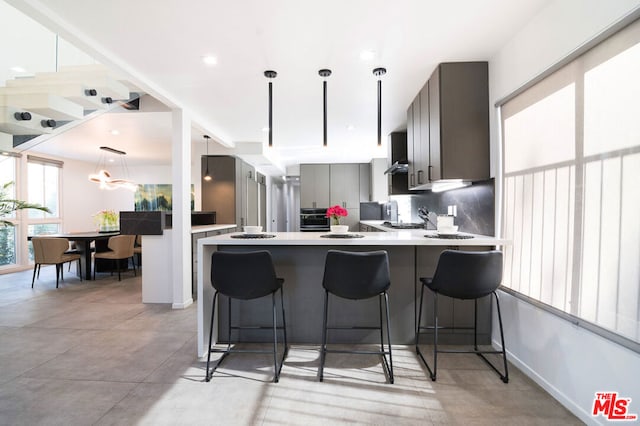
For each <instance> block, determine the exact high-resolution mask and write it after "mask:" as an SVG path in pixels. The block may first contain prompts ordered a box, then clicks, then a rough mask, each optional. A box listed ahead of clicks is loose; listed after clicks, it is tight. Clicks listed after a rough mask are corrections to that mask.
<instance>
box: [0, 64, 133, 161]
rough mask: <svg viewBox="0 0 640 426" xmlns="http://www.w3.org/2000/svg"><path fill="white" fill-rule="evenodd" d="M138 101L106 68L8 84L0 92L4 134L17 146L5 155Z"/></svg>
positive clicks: (0, 126)
mask: <svg viewBox="0 0 640 426" xmlns="http://www.w3.org/2000/svg"><path fill="white" fill-rule="evenodd" d="M139 96H140V94H139V93H133V94H130V91H129V87H128V86H127V85H126V84H125V82H123V81H121V80H118V79H116V78H115V77H114V76H113V75H112V73H111V72H110V71H109V70H108V69H107V68H106V67H104V66H103V65H79V66H69V67H62V68H60V70H59V71H57V72H42V73H36V74H35V76H33V77H21V78H14V79H12V80H8V81H6V85H5V86H4V87H0V132H1V133H6V134H8V135H12V136H13V138H12V139H13V141H12V142H13V143H12V146H11V147H2V149H3V150H8V149H13V148H17V147H19V148H20V150H23V149H28V148H29V147H31V146H34V145H37V144H38V143H40V142H42V141H44V140H46V139H48V138H50V137H51V136H53V135H55V134H58V133H60V132H61V131H64V128H71V127H75V125H78V124H80V123H82V122H84V121H86V120H87V119H90V118H93V117H95V116H97V115H100V114H102V113H104V112H107V111H109V110H110V109H112V108H113V107H115V106H117V105H121V104H123V103H125V104H130V103H131V104H133V102H132V101H133V100H134V99H137V98H138V97H139ZM125 106H126V105H125Z"/></svg>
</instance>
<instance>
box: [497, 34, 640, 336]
mask: <svg viewBox="0 0 640 426" xmlns="http://www.w3.org/2000/svg"><path fill="white" fill-rule="evenodd" d="M639 75H640V22H635V23H633V24H631V25H630V26H628V27H626V28H625V29H623V30H622V31H620V32H618V33H617V34H615V35H613V36H612V37H609V38H608V39H607V40H605V41H604V42H602V43H600V44H598V45H597V46H596V47H594V48H593V49H591V50H589V51H588V52H586V53H584V54H583V55H582V56H580V57H578V58H577V59H575V60H574V61H572V62H570V63H569V64H567V65H566V66H564V67H563V68H561V69H559V70H558V71H556V72H554V73H553V74H551V75H549V76H547V77H546V78H545V79H543V80H541V81H540V82H538V83H536V84H535V85H534V86H532V87H530V88H528V89H527V90H526V91H524V92H522V93H520V94H518V95H516V96H515V97H514V98H512V99H510V100H508V101H507V102H506V103H505V104H503V105H502V106H501V116H502V132H503V133H502V143H503V153H504V155H503V171H504V173H503V200H502V209H503V220H502V231H503V236H504V237H505V238H507V239H510V240H512V241H513V244H512V245H509V246H506V247H505V266H504V280H503V284H504V285H505V286H506V287H509V288H511V289H512V290H514V291H516V292H518V293H522V294H524V295H526V296H528V297H530V298H533V299H535V300H537V301H540V302H542V303H544V304H546V305H550V306H552V307H554V308H556V309H558V310H560V311H563V312H566V313H568V314H570V315H572V316H573V317H576V318H578V319H582V320H586V321H588V322H590V323H592V324H595V325H597V326H598V327H601V328H602V329H605V330H608V331H611V332H613V333H615V334H617V335H619V336H622V337H624V338H626V339H629V340H631V341H632V342H636V343H639V342H640V308H639V306H640V219H638V211H640V185H639V184H638V183H639V182H640V119H638V117H640V79H639V78H638V76H639Z"/></svg>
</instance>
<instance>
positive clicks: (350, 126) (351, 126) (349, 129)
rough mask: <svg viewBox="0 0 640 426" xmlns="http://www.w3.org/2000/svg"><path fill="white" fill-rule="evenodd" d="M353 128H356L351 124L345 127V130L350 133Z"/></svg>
mask: <svg viewBox="0 0 640 426" xmlns="http://www.w3.org/2000/svg"><path fill="white" fill-rule="evenodd" d="M355 128H356V127H355V126H354V125H353V124H349V125H348V126H347V130H348V131H352V130H353V129H355Z"/></svg>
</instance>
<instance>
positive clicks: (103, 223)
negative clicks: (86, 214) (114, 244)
mask: <svg viewBox="0 0 640 426" xmlns="http://www.w3.org/2000/svg"><path fill="white" fill-rule="evenodd" d="M93 218H94V219H95V221H96V224H97V225H98V231H99V232H115V231H117V230H118V228H119V227H118V222H119V221H118V213H116V212H115V211H113V210H100V211H99V212H98V213H96V214H95V215H93Z"/></svg>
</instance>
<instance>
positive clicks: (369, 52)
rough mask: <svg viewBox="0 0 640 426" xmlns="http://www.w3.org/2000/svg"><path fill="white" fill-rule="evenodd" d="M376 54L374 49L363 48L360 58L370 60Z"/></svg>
mask: <svg viewBox="0 0 640 426" xmlns="http://www.w3.org/2000/svg"><path fill="white" fill-rule="evenodd" d="M375 56H376V54H375V52H374V51H373V50H363V51H362V52H360V59H362V60H363V61H370V60H372V59H373V58H374V57H375Z"/></svg>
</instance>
